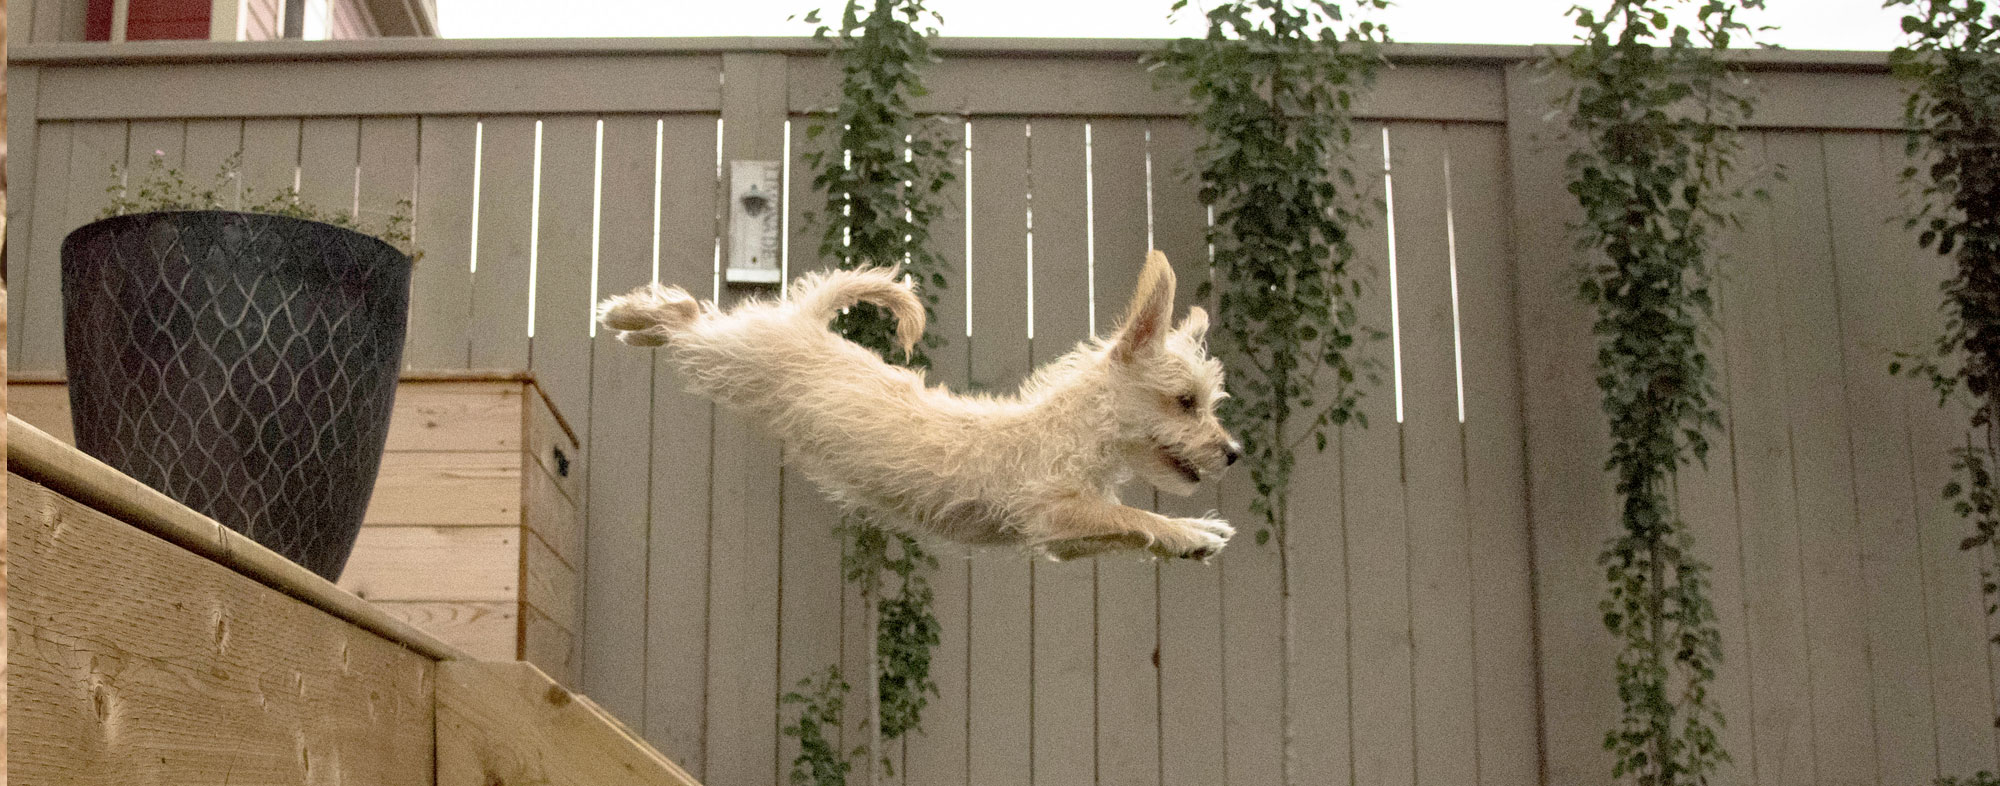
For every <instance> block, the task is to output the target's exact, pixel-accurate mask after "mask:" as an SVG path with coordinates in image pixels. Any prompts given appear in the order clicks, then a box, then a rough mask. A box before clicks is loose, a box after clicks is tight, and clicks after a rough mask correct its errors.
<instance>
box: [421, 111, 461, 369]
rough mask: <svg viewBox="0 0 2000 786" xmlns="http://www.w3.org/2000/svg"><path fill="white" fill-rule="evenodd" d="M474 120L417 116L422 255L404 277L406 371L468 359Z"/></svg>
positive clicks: (457, 363)
mask: <svg viewBox="0 0 2000 786" xmlns="http://www.w3.org/2000/svg"><path fill="white" fill-rule="evenodd" d="M478 135H479V131H478V120H477V119H475V118H471V117H465V116H442V117H436V116H426V117H423V118H421V119H420V120H419V121H418V132H417V162H418V164H417V169H418V172H417V183H416V189H417V191H416V203H417V205H416V215H415V222H414V226H413V227H412V228H411V229H412V232H413V233H414V238H413V239H414V241H415V243H416V245H417V248H418V249H419V250H421V251H422V252H423V255H424V258H423V259H422V260H421V261H420V262H419V264H418V265H417V267H416V269H415V270H414V271H412V272H411V274H410V330H409V339H408V341H407V342H406V343H405V344H404V346H403V366H404V367H405V368H426V369H434V368H462V367H464V366H465V365H466V364H467V363H469V362H470V360H469V358H468V357H467V352H469V351H470V349H469V347H470V341H471V339H470V336H469V335H468V331H469V325H468V324H467V319H468V318H469V316H470V314H471V308H472V205H473V181H474V180H475V179H476V178H477V174H476V172H477V171H478V167H479V158H478V155H477V146H478V142H479V138H478Z"/></svg>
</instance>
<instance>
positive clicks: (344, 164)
mask: <svg viewBox="0 0 2000 786" xmlns="http://www.w3.org/2000/svg"><path fill="white" fill-rule="evenodd" d="M360 153H361V121H360V119H359V118H353V117H312V118H306V119H305V120H304V121H301V122H300V124H299V201H301V202H304V203H305V204H307V205H310V206H312V207H313V208H314V209H316V210H319V211H321V212H324V213H331V214H348V213H352V212H354V197H355V191H354V189H355V186H356V185H358V181H357V180H356V179H355V174H356V169H357V167H359V166H360Z"/></svg>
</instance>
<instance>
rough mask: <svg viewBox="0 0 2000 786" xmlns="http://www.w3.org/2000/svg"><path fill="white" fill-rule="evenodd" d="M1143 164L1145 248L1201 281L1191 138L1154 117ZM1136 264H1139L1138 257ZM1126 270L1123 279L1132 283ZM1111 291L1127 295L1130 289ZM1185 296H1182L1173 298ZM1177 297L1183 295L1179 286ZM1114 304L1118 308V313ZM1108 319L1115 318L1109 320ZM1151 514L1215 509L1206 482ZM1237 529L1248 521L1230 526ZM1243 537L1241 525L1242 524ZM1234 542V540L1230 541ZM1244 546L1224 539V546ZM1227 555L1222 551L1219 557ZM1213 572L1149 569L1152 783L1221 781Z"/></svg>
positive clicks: (1218, 599)
mask: <svg viewBox="0 0 2000 786" xmlns="http://www.w3.org/2000/svg"><path fill="white" fill-rule="evenodd" d="M1149 128H1150V133H1151V136H1152V139H1151V142H1150V143H1149V146H1148V151H1147V155H1148V160H1149V162H1150V165H1151V167H1152V172H1151V178H1152V211H1153V216H1152V225H1153V244H1154V245H1156V246H1158V247H1159V249H1160V251H1162V252H1165V253H1166V255H1167V259H1168V260H1170V261H1172V262H1173V265H1174V272H1175V273H1176V277H1177V278H1178V279H1180V281H1182V282H1184V284H1185V283H1196V282H1198V281H1199V280H1200V279H1202V278H1204V277H1206V274H1207V270H1208V244H1207V241H1206V239H1205V233H1206V231H1207V226H1208V219H1207V209H1206V208H1205V207H1203V206H1202V204H1201V200H1200V199H1198V198H1197V196H1196V188H1195V185H1194V182H1193V181H1192V180H1191V179H1190V178H1192V177H1193V175H1194V173H1195V172H1196V171H1197V170H1196V164H1195V147H1196V145H1198V144H1199V143H1200V135H1199V133H1198V132H1196V131H1195V129H1194V128H1193V127H1192V126H1191V125H1189V124H1188V123H1187V122H1185V121H1183V120H1180V119H1178V118H1174V119H1166V120H1156V121H1154V122H1152V123H1151V125H1150V126H1149ZM1141 261H1143V260H1141ZM1136 275H1137V274H1136V273H1134V274H1133V276H1134V279H1135V280H1136ZM1126 286H1127V287H1128V288H1127V289H1126V291H1125V292H1123V293H1121V295H1120V297H1121V300H1120V301H1119V302H1121V303H1122V302H1123V300H1122V298H1126V297H1130V296H1131V292H1130V289H1129V286H1130V284H1127V285H1126ZM1183 293H1186V294H1183ZM1175 294H1176V296H1177V297H1180V296H1191V295H1192V290H1187V289H1183V290H1179V291H1177V292H1176V293H1175ZM1122 308H1123V307H1122V306H1120V311H1119V312H1114V313H1118V314H1121V315H1122ZM1111 319H1113V320H1116V319H1117V316H1113V317H1111ZM1159 502H1160V512H1161V513H1163V514H1166V515H1169V516H1199V515H1204V514H1206V513H1208V512H1209V511H1211V510H1216V509H1218V507H1219V505H1220V502H1221V500H1220V497H1219V495H1218V493H1217V492H1216V491H1215V489H1214V486H1213V485H1212V484H1211V485H1207V486H1203V487H1202V488H1201V489H1200V490H1199V491H1197V492H1196V493H1195V495H1194V496H1192V497H1188V498H1181V497H1172V496H1168V495H1164V494H1163V495H1160V496H1159ZM1238 523H1239V524H1248V522H1243V521H1239V522H1238ZM1244 530H1245V531H1246V532H1247V531H1248V530H1249V528H1248V527H1247V526H1246V527H1244ZM1239 537H1241V536H1239ZM1248 545H1251V544H1250V543H1249V542H1248V541H1244V542H1239V543H1234V544H1232V545H1231V546H1230V548H1231V549H1239V548H1244V547H1245V546H1248ZM1224 553H1225V554H1227V553H1228V551H1227V550H1225V552H1224ZM1221 573H1222V571H1221V570H1218V569H1217V568H1216V567H1215V566H1214V565H1202V564H1198V563H1193V562H1184V561H1172V562H1166V563H1162V564H1161V565H1160V566H1159V586H1160V589H1159V604H1160V608H1159V631H1160V632H1159V638H1160V643H1159V682H1160V780H1161V783H1163V784H1174V785H1176V786H1180V785H1185V786H1205V785H1206V784H1215V783H1223V782H1224V780H1223V778H1224V772H1223V764H1224V762H1223V757H1222V755H1221V751H1223V750H1224V749H1225V739H1224V736H1225V735H1224V730H1223V723H1222V722H1221V721H1222V719H1223V717H1224V693H1223V668H1222V666H1223V616H1222V614H1223V607H1222V579H1221Z"/></svg>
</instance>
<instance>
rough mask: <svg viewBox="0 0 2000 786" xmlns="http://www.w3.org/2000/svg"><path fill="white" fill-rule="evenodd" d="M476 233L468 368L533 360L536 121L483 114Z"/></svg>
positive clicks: (517, 364) (511, 365) (508, 365)
mask: <svg viewBox="0 0 2000 786" xmlns="http://www.w3.org/2000/svg"><path fill="white" fill-rule="evenodd" d="M484 124H485V128H486V130H485V134H484V135H485V141H484V143H483V144H482V145H481V150H480V158H481V160H480V162H479V215H478V217H477V219H476V220H477V221H478V222H479V225H478V232H479V234H478V235H477V236H475V237H474V238H473V243H474V244H475V246H474V248H475V249H476V251H475V253H474V255H473V260H472V262H473V271H472V314H471V320H470V328H471V336H470V337H471V355H470V358H471V365H472V367H473V368H524V367H526V366H527V365H528V315H527V308H528V254H529V243H530V242H531V230H532V227H533V223H534V220H535V216H534V208H533V205H534V196H535V132H536V128H535V119H534V118H531V117H489V118H485V119H484Z"/></svg>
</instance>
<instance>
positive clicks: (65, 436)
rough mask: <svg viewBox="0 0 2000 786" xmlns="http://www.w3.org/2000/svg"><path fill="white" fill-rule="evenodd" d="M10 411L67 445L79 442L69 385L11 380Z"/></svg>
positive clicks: (9, 391)
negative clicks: (22, 382) (14, 381)
mask: <svg viewBox="0 0 2000 786" xmlns="http://www.w3.org/2000/svg"><path fill="white" fill-rule="evenodd" d="M17 299H18V298H17ZM7 413H8V414H10V415H13V416H15V417H17V418H20V419H21V420H23V421H26V422H27V423H29V424H30V425H33V426H34V427H35V428H38V429H41V430H42V431H44V432H47V433H48V435H49V436H50V437H53V438H55V439H56V440H57V441H59V442H62V443H63V444H65V445H75V444H76V434H75V431H74V430H73V429H72V428H71V426H70V419H69V386H67V385H24V384H20V383H8V385H7Z"/></svg>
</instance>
